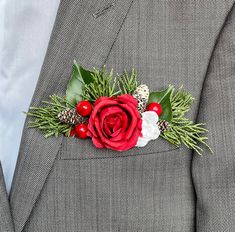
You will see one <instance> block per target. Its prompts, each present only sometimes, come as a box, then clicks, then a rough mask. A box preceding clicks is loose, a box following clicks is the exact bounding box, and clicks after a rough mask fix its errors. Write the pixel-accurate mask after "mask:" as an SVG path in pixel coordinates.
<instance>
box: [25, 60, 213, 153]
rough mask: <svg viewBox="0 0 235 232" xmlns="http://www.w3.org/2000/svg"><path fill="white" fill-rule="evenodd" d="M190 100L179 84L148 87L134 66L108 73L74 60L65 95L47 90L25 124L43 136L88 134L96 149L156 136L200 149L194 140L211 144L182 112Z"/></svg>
mask: <svg viewBox="0 0 235 232" xmlns="http://www.w3.org/2000/svg"><path fill="white" fill-rule="evenodd" d="M192 102H193V97H192V95H191V94H190V93H187V92H185V91H184V90H183V88H182V87H181V88H179V89H178V90H176V89H175V87H174V86H172V85H169V86H168V87H167V88H166V89H165V90H162V91H150V90H149V87H148V86H147V85H145V84H139V83H138V80H137V72H136V70H135V69H133V70H132V72H131V73H130V74H129V73H127V72H126V71H125V72H124V74H123V75H121V76H117V77H114V75H113V71H112V70H111V72H109V73H107V72H106V69H105V67H103V68H102V69H101V70H97V69H94V70H93V71H89V70H85V69H84V68H82V67H81V66H80V65H78V64H77V63H76V62H75V61H74V64H73V69H72V74H71V78H70V80H69V82H68V85H67V90H66V96H65V97H62V96H58V95H51V96H50V100H49V101H43V102H42V104H43V105H42V107H30V110H29V112H28V113H27V114H28V115H29V116H31V117H32V118H33V119H34V120H33V121H30V122H29V127H31V128H38V129H39V130H41V131H42V132H43V133H44V135H45V137H46V138H47V137H49V136H59V135H61V134H62V135H65V136H76V137H77V138H79V139H87V138H91V140H92V142H93V144H94V146H96V147H97V148H108V149H112V150H116V151H126V150H129V149H131V148H133V147H135V146H136V147H144V146H146V145H147V144H148V142H149V141H151V140H156V139H157V138H158V137H161V138H163V139H165V140H167V141H168V142H170V143H171V144H174V145H175V146H177V147H179V146H180V145H181V144H184V145H186V146H187V147H188V148H190V149H193V150H195V151H196V152H197V153H198V154H202V151H203V150H202V148H201V147H200V146H199V144H200V143H201V144H202V145H205V146H206V147H207V148H209V150H211V148H210V147H209V146H208V144H207V142H206V141H207V137H206V136H205V135H204V134H205V133H206V132H207V129H205V128H204V124H202V123H198V124H194V123H193V122H192V121H191V120H190V119H188V118H186V117H185V114H186V113H187V112H188V111H189V110H190V106H191V104H192Z"/></svg>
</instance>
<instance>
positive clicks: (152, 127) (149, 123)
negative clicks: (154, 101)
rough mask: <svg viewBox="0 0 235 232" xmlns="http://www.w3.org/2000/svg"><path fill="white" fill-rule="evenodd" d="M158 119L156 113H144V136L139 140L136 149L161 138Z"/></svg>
mask: <svg viewBox="0 0 235 232" xmlns="http://www.w3.org/2000/svg"><path fill="white" fill-rule="evenodd" d="M158 119H159V118H158V115H157V113H155V112H154V111H145V112H143V113H142V131H141V132H142V136H140V137H139V138H138V141H137V144H136V145H135V146H136V147H144V146H146V145H147V143H148V142H149V141H150V140H155V139H157V138H158V137H159V135H160V130H159V128H158V125H157V122H158Z"/></svg>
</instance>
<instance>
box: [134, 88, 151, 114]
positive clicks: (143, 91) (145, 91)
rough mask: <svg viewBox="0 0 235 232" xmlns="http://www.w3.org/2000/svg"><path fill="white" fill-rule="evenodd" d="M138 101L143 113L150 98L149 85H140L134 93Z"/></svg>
mask: <svg viewBox="0 0 235 232" xmlns="http://www.w3.org/2000/svg"><path fill="white" fill-rule="evenodd" d="M132 96H133V97H134V98H135V99H136V100H137V101H138V107H137V109H138V111H139V112H140V113H143V112H144V111H145V109H146V106H147V103H148V99H149V88H148V86H147V85H139V86H138V87H137V89H136V90H135V91H134V93H133V95H132Z"/></svg>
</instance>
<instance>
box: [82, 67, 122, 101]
mask: <svg viewBox="0 0 235 232" xmlns="http://www.w3.org/2000/svg"><path fill="white" fill-rule="evenodd" d="M91 75H92V81H91V82H90V83H89V84H86V85H85V86H84V90H83V97H84V99H85V100H88V101H91V102H95V101H96V100H97V99H98V98H99V97H103V96H108V97H113V96H117V95H118V94H119V93H120V91H119V90H117V80H116V78H114V77H113V69H112V70H111V71H110V73H109V74H108V73H107V72H106V69H105V67H103V68H102V69H101V71H99V70H97V69H95V70H94V72H93V73H91Z"/></svg>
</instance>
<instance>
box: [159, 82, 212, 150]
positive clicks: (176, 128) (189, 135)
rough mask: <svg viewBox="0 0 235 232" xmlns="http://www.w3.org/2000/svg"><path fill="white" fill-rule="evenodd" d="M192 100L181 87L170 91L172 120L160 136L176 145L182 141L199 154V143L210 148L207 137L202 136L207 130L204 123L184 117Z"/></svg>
mask: <svg viewBox="0 0 235 232" xmlns="http://www.w3.org/2000/svg"><path fill="white" fill-rule="evenodd" d="M193 100H194V98H193V97H192V95H191V94H189V93H186V92H185V91H183V89H182V87H181V88H180V89H179V90H177V91H176V92H173V93H172V95H171V104H172V121H171V123H170V127H169V129H168V130H166V131H165V132H163V133H162V134H161V136H162V137H163V138H164V139H166V140H167V141H168V142H170V143H172V144H174V145H176V146H177V147H179V146H180V145H181V144H182V143H183V144H184V145H185V146H187V147H188V148H190V149H193V150H195V151H196V152H197V153H198V154H199V155H201V154H202V152H203V149H202V148H201V147H200V146H199V143H201V144H203V145H205V146H206V147H207V148H208V149H209V150H210V151H211V152H212V150H211V148H210V147H209V145H208V144H207V142H206V140H207V139H208V138H207V137H206V136H203V134H205V133H206V132H207V131H208V130H207V129H205V128H204V127H203V126H204V125H205V124H203V123H197V124H194V123H193V122H192V121H190V120H189V119H188V118H186V117H185V114H186V113H187V112H188V111H189V110H190V106H191V105H192V102H193Z"/></svg>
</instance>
